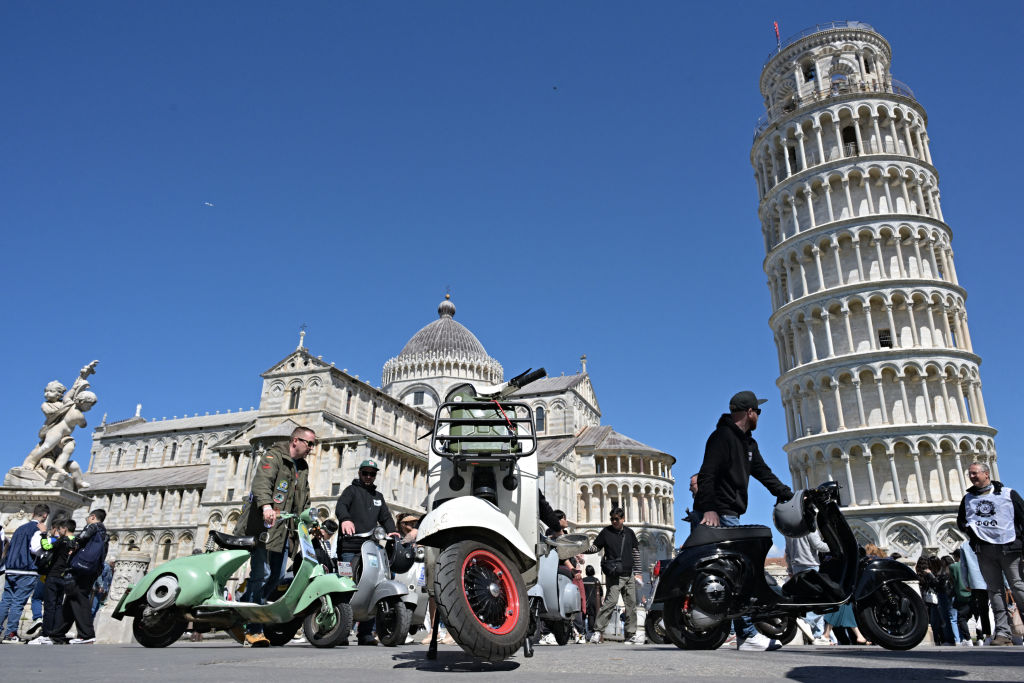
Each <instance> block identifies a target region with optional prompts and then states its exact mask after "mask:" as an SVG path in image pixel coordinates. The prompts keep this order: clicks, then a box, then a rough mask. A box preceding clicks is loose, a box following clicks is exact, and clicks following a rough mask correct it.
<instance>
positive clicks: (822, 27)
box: [764, 21, 878, 64]
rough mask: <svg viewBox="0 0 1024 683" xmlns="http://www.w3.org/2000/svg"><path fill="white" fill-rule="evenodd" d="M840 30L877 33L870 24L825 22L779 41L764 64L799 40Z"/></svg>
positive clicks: (861, 22)
mask: <svg viewBox="0 0 1024 683" xmlns="http://www.w3.org/2000/svg"><path fill="white" fill-rule="evenodd" d="M840 28H855V29H860V30H862V31H871V32H873V33H878V31H875V27H874V26H872V25H871V24H865V23H864V22H863V21H829V22H825V23H824V24H815V25H814V26H811V27H810V28H805V29H804V30H802V31H800V32H799V33H794V34H793V35H791V36H789V37H788V38H786V39H785V40H783V41H780V42H779V46H778V48H776V49H775V50H773V51H771V52H769V53H768V57H767V58H765V60H764V63H765V64H768V62H770V61H772V59H773V58H774V57H775V55H777V54H779V53H780V52H782V50H783V49H785V48H787V47H789V46H790V45H792V44H793V43H795V42H796V41H798V40H800V39H801V38H806V37H807V36H813V35H814V34H815V33H821V32H822V31H832V30H835V29H840Z"/></svg>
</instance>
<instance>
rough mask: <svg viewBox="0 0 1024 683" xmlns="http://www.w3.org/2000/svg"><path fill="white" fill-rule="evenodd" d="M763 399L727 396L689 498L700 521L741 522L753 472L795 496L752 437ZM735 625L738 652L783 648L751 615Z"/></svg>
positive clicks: (776, 490) (773, 488) (780, 493)
mask: <svg viewBox="0 0 1024 683" xmlns="http://www.w3.org/2000/svg"><path fill="white" fill-rule="evenodd" d="M765 401H767V399H764V398H758V397H757V396H756V395H755V394H754V392H752V391H741V392H739V393H738V394H736V395H734V396H733V397H732V398H731V399H730V400H729V412H728V413H725V414H724V415H722V416H721V417H720V418H719V419H718V425H717V426H716V427H715V431H713V432H712V433H711V436H709V437H708V441H707V445H705V447H704V462H703V463H702V464H701V466H700V472H698V473H697V492H696V495H695V496H694V499H693V507H694V512H695V513H697V514H699V515H702V516H701V518H700V520H701V522H700V523H701V524H707V525H708V526H739V524H740V515H742V514H743V513H744V512H746V511H747V486H748V485H749V484H750V477H751V475H753V477H754V478H755V479H757V480H758V481H759V482H761V483H762V484H764V486H765V488H767V489H768V490H769V491H770V492H771V494H772V495H774V496H776V497H778V498H784V499H789V498H792V497H793V491H792V490H791V489H790V488H789V487H788V486H786V485H785V484H783V483H782V482H781V481H779V479H778V477H776V476H775V475H774V474H772V470H771V468H770V467H768V465H767V464H765V461H764V458H762V457H761V452H760V451H759V450H758V448H757V441H755V440H754V437H753V436H752V435H751V432H753V431H754V430H755V429H757V420H758V418H759V417H760V415H761V404H762V403H764V402H765ZM698 511H699V512H698ZM735 626H736V643H737V648H738V649H740V650H777V649H779V648H780V647H782V645H781V644H779V643H778V642H777V641H775V640H770V639H769V638H766V637H765V636H763V635H761V634H760V633H758V632H757V629H755V628H754V624H753V622H751V621H750V619H749V618H746V617H744V618H743V619H737V620H736V624H735Z"/></svg>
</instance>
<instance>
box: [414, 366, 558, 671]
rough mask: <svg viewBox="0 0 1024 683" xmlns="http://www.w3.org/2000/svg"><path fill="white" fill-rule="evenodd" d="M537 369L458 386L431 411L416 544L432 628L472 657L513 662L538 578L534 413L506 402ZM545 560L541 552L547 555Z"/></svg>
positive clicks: (433, 645) (432, 647)
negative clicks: (441, 628)
mask: <svg viewBox="0 0 1024 683" xmlns="http://www.w3.org/2000/svg"><path fill="white" fill-rule="evenodd" d="M545 374H546V373H545V372H544V370H543V369H541V370H538V371H536V372H533V373H531V372H529V371H527V372H525V373H523V374H521V375H519V376H518V377H514V378H512V379H511V380H509V381H508V382H505V383H504V384H499V385H496V386H476V387H474V386H473V385H472V384H464V385H460V386H458V387H455V388H454V389H453V390H452V392H451V393H449V395H448V397H447V399H446V401H445V402H444V403H442V404H441V405H440V406H439V407H438V409H437V412H436V414H435V418H434V431H433V436H432V438H431V444H430V446H431V448H430V450H431V453H430V458H429V460H428V471H427V486H428V495H427V501H428V502H427V509H428V510H429V512H428V513H427V515H426V517H424V518H423V519H422V520H421V521H420V526H419V534H418V536H417V538H416V542H417V543H418V544H420V545H422V546H426V548H427V549H426V560H425V566H426V582H427V591H428V592H429V593H430V594H431V595H432V596H433V597H434V599H435V600H436V602H437V609H438V616H439V618H438V619H435V620H434V625H433V637H432V639H431V644H430V649H429V650H428V652H427V657H428V658H430V659H433V658H435V657H437V633H438V628H437V626H438V622H439V621H443V622H444V623H445V626H447V628H448V633H449V634H450V635H451V636H452V637H453V638H454V639H455V642H457V643H458V644H459V646H460V647H462V649H463V650H465V651H466V652H467V653H468V654H469V655H471V656H473V657H476V658H478V659H484V660H488V661H494V662H497V661H501V660H504V659H506V658H508V657H510V656H511V655H512V654H513V653H514V652H515V651H516V650H517V649H518V648H519V647H520V646H521V645H523V643H524V642H525V641H526V640H527V633H528V630H529V625H530V614H529V612H530V600H529V597H528V596H527V592H526V591H527V587H528V586H533V585H534V584H535V583H536V582H537V568H538V563H537V556H538V552H537V542H538V540H539V534H538V529H537V519H538V502H537V456H536V451H537V439H536V436H535V434H536V431H535V428H534V422H533V411H532V410H531V409H530V407H529V406H528V405H526V404H525V403H516V402H512V401H508V400H506V399H508V397H510V396H511V395H512V394H513V393H515V392H516V391H517V390H518V389H520V388H522V387H523V386H525V385H526V384H528V383H529V382H532V381H534V380H537V379H540V378H541V377H543V376H544V375H545ZM545 554H546V553H545Z"/></svg>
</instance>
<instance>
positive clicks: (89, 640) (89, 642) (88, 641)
mask: <svg viewBox="0 0 1024 683" xmlns="http://www.w3.org/2000/svg"><path fill="white" fill-rule="evenodd" d="M68 642H69V643H70V644H72V645H92V644H93V643H95V642H96V639H95V638H72V639H71V640H69V641H68ZM267 642H268V643H269V642H270V641H269V640H268V641H267Z"/></svg>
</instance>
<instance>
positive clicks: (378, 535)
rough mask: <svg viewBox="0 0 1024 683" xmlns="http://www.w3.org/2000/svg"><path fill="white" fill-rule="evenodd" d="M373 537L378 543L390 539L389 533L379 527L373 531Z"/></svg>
mask: <svg viewBox="0 0 1024 683" xmlns="http://www.w3.org/2000/svg"><path fill="white" fill-rule="evenodd" d="M373 537H374V538H375V539H377V540H378V541H383V540H384V539H385V538H387V537H388V532H386V531H384V527H382V526H379V527H377V528H376V529H374V530H373Z"/></svg>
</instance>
